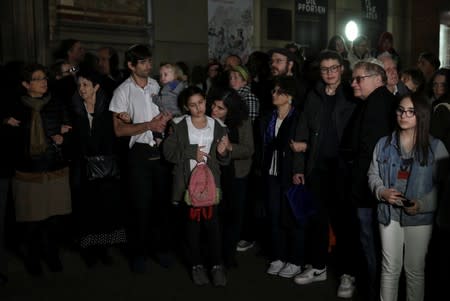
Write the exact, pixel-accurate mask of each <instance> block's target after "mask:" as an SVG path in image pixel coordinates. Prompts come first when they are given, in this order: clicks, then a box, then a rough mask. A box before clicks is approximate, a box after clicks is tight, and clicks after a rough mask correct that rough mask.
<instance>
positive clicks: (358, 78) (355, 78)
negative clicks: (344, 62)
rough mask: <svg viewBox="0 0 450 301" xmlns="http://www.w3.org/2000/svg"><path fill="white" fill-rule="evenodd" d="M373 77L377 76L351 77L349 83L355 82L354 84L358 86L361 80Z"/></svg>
mask: <svg viewBox="0 0 450 301" xmlns="http://www.w3.org/2000/svg"><path fill="white" fill-rule="evenodd" d="M375 75H377V74H369V75H363V76H355V77H352V81H351V83H353V82H354V81H355V80H356V83H357V84H360V83H361V81H362V80H363V79H365V78H368V77H372V76H375Z"/></svg>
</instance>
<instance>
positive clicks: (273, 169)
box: [269, 118, 283, 176]
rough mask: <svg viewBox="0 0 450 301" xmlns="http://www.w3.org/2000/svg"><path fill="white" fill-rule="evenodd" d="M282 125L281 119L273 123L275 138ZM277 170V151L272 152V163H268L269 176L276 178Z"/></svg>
mask: <svg viewBox="0 0 450 301" xmlns="http://www.w3.org/2000/svg"><path fill="white" fill-rule="evenodd" d="M282 123H283V119H280V118H277V121H276V122H275V137H276V136H278V130H279V129H280V127H281V124H282ZM277 168H278V151H277V150H274V151H273V154H272V161H271V163H270V169H269V175H271V176H278V172H277Z"/></svg>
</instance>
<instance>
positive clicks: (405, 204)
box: [402, 198, 414, 207]
mask: <svg viewBox="0 0 450 301" xmlns="http://www.w3.org/2000/svg"><path fill="white" fill-rule="evenodd" d="M402 203H403V207H412V206H414V202H413V201H411V200H410V199H407V198H403V199H402Z"/></svg>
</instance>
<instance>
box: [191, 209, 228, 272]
mask: <svg viewBox="0 0 450 301" xmlns="http://www.w3.org/2000/svg"><path fill="white" fill-rule="evenodd" d="M210 208H211V210H212V216H211V218H210V219H206V218H205V216H204V215H207V212H208V210H209V209H210ZM192 209H193V208H192V207H186V220H187V221H186V241H187V260H188V262H189V264H190V265H191V266H195V265H198V264H205V263H206V262H205V260H204V259H203V258H204V256H203V254H205V253H206V254H208V262H209V264H210V265H211V266H214V265H219V264H222V251H221V249H222V244H221V234H220V226H219V218H218V209H217V206H212V207H209V208H200V212H199V214H200V217H199V220H198V219H196V218H194V219H193V218H190V215H191V210H192ZM203 237H205V238H206V240H205V241H203V240H202V238H203ZM203 245H205V247H206V249H207V251H206V252H203V249H202V246H203Z"/></svg>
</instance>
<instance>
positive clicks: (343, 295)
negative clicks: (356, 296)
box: [337, 289, 354, 299]
mask: <svg viewBox="0 0 450 301" xmlns="http://www.w3.org/2000/svg"><path fill="white" fill-rule="evenodd" d="M353 292H354V289H353V291H351V292H348V293H347V292H338V293H337V296H338V297H339V298H344V299H350V298H351V297H353Z"/></svg>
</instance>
